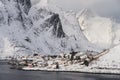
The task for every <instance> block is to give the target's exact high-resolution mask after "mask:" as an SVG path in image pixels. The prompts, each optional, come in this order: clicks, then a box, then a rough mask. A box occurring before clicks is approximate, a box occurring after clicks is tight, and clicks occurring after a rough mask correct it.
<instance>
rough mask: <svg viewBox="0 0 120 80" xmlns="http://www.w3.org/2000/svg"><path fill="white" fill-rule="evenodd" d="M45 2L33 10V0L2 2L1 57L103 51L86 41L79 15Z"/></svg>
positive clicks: (4, 0)
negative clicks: (79, 22)
mask: <svg viewBox="0 0 120 80" xmlns="http://www.w3.org/2000/svg"><path fill="white" fill-rule="evenodd" d="M43 3H45V5H41V6H37V7H36V6H33V7H31V2H30V0H20V1H19V0H1V1H0V5H1V6H0V43H1V44H0V55H5V56H6V55H13V54H16V55H25V54H33V53H41V54H58V53H61V52H71V50H72V49H73V50H74V51H88V50H89V51H101V48H99V47H97V46H95V45H94V44H91V43H90V42H89V41H88V40H87V39H86V37H85V36H84V34H83V33H82V31H81V28H80V26H79V24H78V21H77V19H76V14H71V13H66V12H63V11H60V9H59V8H57V7H53V6H51V5H50V6H49V5H47V4H46V2H42V4H43ZM40 4H41V2H40ZM53 9H54V10H53Z"/></svg>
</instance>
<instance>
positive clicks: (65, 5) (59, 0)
mask: <svg viewBox="0 0 120 80" xmlns="http://www.w3.org/2000/svg"><path fill="white" fill-rule="evenodd" d="M31 1H32V3H33V4H37V3H38V2H39V1H40V0H31ZM48 1H49V3H50V4H53V5H57V6H58V7H61V8H62V9H64V10H73V11H80V10H81V9H83V8H90V9H93V10H95V11H96V12H98V13H99V14H101V15H105V16H109V15H110V16H111V15H113V16H115V17H118V16H119V14H120V0H48Z"/></svg>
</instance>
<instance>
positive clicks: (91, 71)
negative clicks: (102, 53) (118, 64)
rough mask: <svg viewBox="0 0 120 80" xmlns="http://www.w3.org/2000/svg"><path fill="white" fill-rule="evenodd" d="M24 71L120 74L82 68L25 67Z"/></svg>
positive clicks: (117, 71)
mask: <svg viewBox="0 0 120 80" xmlns="http://www.w3.org/2000/svg"><path fill="white" fill-rule="evenodd" d="M23 70H24V71H49V72H80V73H93V74H94V73H97V74H98V73H99V74H120V70H118V69H115V70H112V69H95V68H89V67H88V68H84V69H79V68H78V69H72V68H70V69H67V68H65V69H46V68H38V67H34V68H29V67H25V68H23Z"/></svg>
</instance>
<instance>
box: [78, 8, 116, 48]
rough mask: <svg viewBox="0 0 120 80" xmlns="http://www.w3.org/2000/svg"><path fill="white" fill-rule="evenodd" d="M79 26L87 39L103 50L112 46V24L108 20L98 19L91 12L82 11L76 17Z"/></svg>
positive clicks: (87, 10)
mask: <svg viewBox="0 0 120 80" xmlns="http://www.w3.org/2000/svg"><path fill="white" fill-rule="evenodd" d="M77 17H78V20H79V24H80V26H81V29H82V31H83V33H84V35H85V36H86V37H87V39H88V40H89V41H90V42H91V43H94V44H96V45H99V46H101V47H103V48H109V47H111V45H112V44H113V37H114V32H113V22H112V21H111V19H109V18H105V17H100V16H98V15H97V14H95V13H94V12H93V11H92V10H89V9H84V10H82V11H81V12H80V13H79V14H78V15H77Z"/></svg>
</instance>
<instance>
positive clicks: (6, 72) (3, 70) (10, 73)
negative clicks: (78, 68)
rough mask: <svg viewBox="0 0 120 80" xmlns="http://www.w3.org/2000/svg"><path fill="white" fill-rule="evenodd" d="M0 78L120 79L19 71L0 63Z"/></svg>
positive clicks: (103, 75)
mask: <svg viewBox="0 0 120 80" xmlns="http://www.w3.org/2000/svg"><path fill="white" fill-rule="evenodd" d="M0 80H120V75H108V74H87V73H69V72H41V71H19V70H11V69H9V65H7V64H0Z"/></svg>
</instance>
